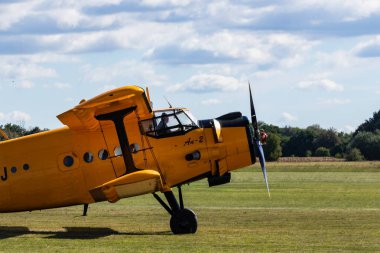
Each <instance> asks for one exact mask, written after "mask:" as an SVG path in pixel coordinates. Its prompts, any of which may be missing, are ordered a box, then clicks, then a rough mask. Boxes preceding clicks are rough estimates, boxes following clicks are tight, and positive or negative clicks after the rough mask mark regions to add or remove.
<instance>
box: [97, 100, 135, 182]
mask: <svg viewBox="0 0 380 253" xmlns="http://www.w3.org/2000/svg"><path fill="white" fill-rule="evenodd" d="M134 110H136V106H133V107H129V108H127V109H123V110H119V111H115V112H110V113H106V114H101V115H97V116H95V118H96V119H97V120H111V121H113V123H114V124H115V128H116V132H117V137H118V139H119V143H120V148H121V153H122V154H123V160H124V164H125V174H124V175H126V174H129V173H132V172H135V171H138V170H139V169H137V168H136V166H135V163H134V162H133V157H132V154H131V150H130V149H129V141H128V136H127V133H126V132H125V126H124V117H125V116H127V115H128V114H130V113H131V112H133V111H134Z"/></svg>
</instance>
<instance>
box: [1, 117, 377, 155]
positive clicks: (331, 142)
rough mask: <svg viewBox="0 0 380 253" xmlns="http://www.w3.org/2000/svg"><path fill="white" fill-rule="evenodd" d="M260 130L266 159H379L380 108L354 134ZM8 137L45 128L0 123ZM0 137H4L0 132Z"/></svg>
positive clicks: (271, 127) (312, 129) (270, 127)
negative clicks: (265, 134) (291, 157)
mask: <svg viewBox="0 0 380 253" xmlns="http://www.w3.org/2000/svg"><path fill="white" fill-rule="evenodd" d="M259 127H260V129H262V130H264V131H265V132H266V133H268V139H267V143H266V145H264V146H263V147H264V151H265V154H266V158H267V160H269V161H276V160H278V159H279V158H280V157H282V156H284V157H289V156H296V157H311V156H317V157H318V156H323V157H326V156H331V157H336V158H345V159H346V160H349V161H358V160H364V159H366V160H380V110H379V111H378V112H375V113H374V114H373V117H372V118H370V119H368V120H366V121H365V122H364V123H363V124H361V125H360V126H359V127H358V128H357V129H356V130H355V132H353V133H344V132H338V131H336V130H335V129H333V128H330V129H323V128H321V127H320V126H319V125H311V126H309V127H307V128H298V127H288V126H287V127H278V126H275V125H271V124H265V123H264V122H259ZM0 128H1V129H2V130H3V131H4V132H5V133H6V134H7V135H8V137H9V138H10V139H12V138H16V137H21V136H25V135H29V134H34V133H38V132H41V131H46V130H48V129H46V128H45V129H41V128H39V127H33V128H29V129H26V128H24V127H23V126H20V125H17V124H11V123H8V124H5V125H0ZM0 140H4V137H3V136H1V135H0Z"/></svg>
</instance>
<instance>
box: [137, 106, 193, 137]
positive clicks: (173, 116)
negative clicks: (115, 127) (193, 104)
mask: <svg viewBox="0 0 380 253" xmlns="http://www.w3.org/2000/svg"><path fill="white" fill-rule="evenodd" d="M154 115H155V117H154V118H152V119H148V120H143V121H141V122H140V124H141V126H142V131H143V134H147V135H149V136H153V137H164V136H174V135H181V134H184V133H186V132H188V131H190V130H192V129H195V128H198V125H197V124H196V123H195V121H194V120H193V119H192V117H190V116H189V115H188V114H187V113H186V112H185V111H183V110H182V109H171V110H162V111H156V112H155V113H154Z"/></svg>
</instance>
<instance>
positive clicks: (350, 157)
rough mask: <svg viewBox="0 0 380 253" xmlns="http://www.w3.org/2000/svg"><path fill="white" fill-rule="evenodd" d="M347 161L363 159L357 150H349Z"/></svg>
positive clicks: (346, 156)
mask: <svg viewBox="0 0 380 253" xmlns="http://www.w3.org/2000/svg"><path fill="white" fill-rule="evenodd" d="M345 158H346V160H347V161H362V160H364V157H363V155H362V153H361V152H360V150H359V149H358V148H353V149H351V150H350V151H349V152H348V153H347V154H346V155H345Z"/></svg>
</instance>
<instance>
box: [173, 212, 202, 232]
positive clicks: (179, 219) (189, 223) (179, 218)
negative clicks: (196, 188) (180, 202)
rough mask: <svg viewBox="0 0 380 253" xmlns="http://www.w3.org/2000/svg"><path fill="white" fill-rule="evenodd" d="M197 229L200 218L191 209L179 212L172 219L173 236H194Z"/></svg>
mask: <svg viewBox="0 0 380 253" xmlns="http://www.w3.org/2000/svg"><path fill="white" fill-rule="evenodd" d="M197 227H198V218H197V215H196V214H195V213H194V212H193V211H192V210H191V209H188V208H184V209H180V210H177V211H175V212H174V213H173V215H172V217H171V218H170V228H171V230H172V232H173V234H194V233H195V232H196V231H197Z"/></svg>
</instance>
